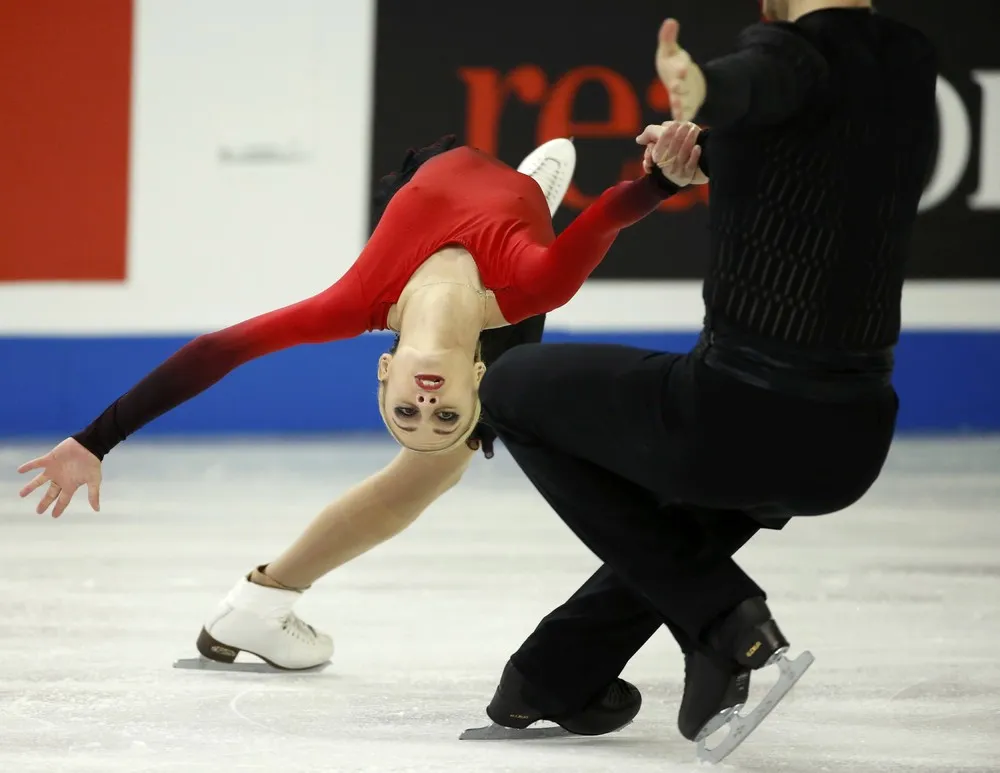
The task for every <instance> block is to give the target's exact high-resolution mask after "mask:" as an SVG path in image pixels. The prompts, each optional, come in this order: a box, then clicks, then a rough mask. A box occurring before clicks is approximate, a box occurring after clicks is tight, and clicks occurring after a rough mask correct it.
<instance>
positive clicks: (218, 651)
mask: <svg viewBox="0 0 1000 773" xmlns="http://www.w3.org/2000/svg"><path fill="white" fill-rule="evenodd" d="M195 646H196V647H197V648H198V652H200V653H201V655H202V657H205V658H208V659H209V660H214V661H215V662H217V663H232V662H234V661H235V660H236V656H237V655H239V654H240V651H239V650H238V649H236V648H235V647H229V646H227V645H225V644H223V643H222V642H220V641H217V640H216V639H215V638H214V637H213V636H212V634H210V633H209V632H208V631H207V630H206V629H204V628H202V629H201V633H200V634H198V641H197V642H196V643H195Z"/></svg>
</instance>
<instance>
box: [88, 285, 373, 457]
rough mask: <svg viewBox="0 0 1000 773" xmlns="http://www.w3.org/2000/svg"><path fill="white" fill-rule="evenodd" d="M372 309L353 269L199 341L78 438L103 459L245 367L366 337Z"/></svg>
mask: <svg viewBox="0 0 1000 773" xmlns="http://www.w3.org/2000/svg"><path fill="white" fill-rule="evenodd" d="M368 306H369V304H368V303H367V302H366V300H365V296H364V293H363V288H362V286H361V282H360V280H359V278H358V276H357V272H356V271H355V270H354V269H353V268H352V269H351V270H350V271H349V272H348V273H347V274H345V275H344V277H343V278H342V279H341V280H340V281H338V282H337V283H336V284H335V285H333V286H332V287H330V288H328V289H327V290H325V291H324V292H322V293H320V294H319V295H316V296H313V297H312V298H309V299H307V300H304V301H300V302H299V303H296V304H293V305H291V306H286V307H285V308H282V309H278V310H277V311H272V312H269V313H267V314H262V315H260V316H258V317H254V318H252V319H249V320H247V321H246V322H241V323H239V324H238V325H233V326H232V327H227V328H225V329H223V330H219V331H217V332H215V333H207V334H205V335H202V336H198V337H197V338H195V339H194V340H193V341H191V342H190V343H188V344H187V345H185V346H184V347H182V348H181V349H180V350H178V351H177V353H176V354H174V355H173V356H172V357H170V358H169V359H167V360H166V361H165V362H163V364H161V365H160V366H159V367H157V368H156V369H155V370H153V371H152V372H151V373H150V374H149V375H147V376H146V377H145V378H144V379H142V381H140V382H139V383H138V384H136V385H135V386H134V387H132V389H130V390H129V391H128V392H126V393H125V394H124V395H122V396H121V397H119V398H118V399H117V400H115V402H114V403H112V404H111V405H110V406H108V408H107V409H106V410H105V411H104V412H103V413H102V414H101V415H100V416H98V417H97V419H95V420H94V422H93V423H91V424H90V426H88V427H87V428H86V429H84V430H83V431H82V432H79V433H77V434H76V435H74V436H73V437H74V438H75V439H76V440H77V441H78V442H79V443H80V444H81V445H83V447H84V448H86V449H87V450H88V451H90V452H91V453H92V454H94V455H95V456H97V458H98V459H103V458H104V456H105V455H106V454H107V453H108V452H109V451H110V450H111V449H112V448H114V447H115V446H116V445H118V443H120V442H121V441H123V440H124V439H125V438H126V437H128V436H129V435H131V434H132V433H133V432H135V431H136V430H138V429H139V428H141V427H143V426H145V425H146V424H148V423H149V422H151V421H152V420H153V419H155V418H157V417H158V416H161V415H163V414H164V413H166V412H167V411H169V410H171V409H173V408H176V407H177V406H178V405H180V404H181V403H183V402H185V401H187V400H190V399H191V398H192V397H194V396H196V395H198V394H200V393H201V392H204V391H205V390H206V389H208V388H209V387H210V386H212V385H213V384H214V383H216V382H217V381H219V380H220V379H221V378H222V377H223V376H225V375H226V374H227V373H229V372H230V371H232V370H234V369H235V368H238V367H239V366H240V365H242V364H243V363H245V362H249V361H250V360H252V359H255V358H257V357H261V356H263V355H265V354H270V353H271V352H276V351H279V350H281V349H288V348H290V347H292V346H297V345H299V344H317V343H324V342H326V341H335V340H339V339H343V338H353V337H354V336H357V335H360V334H361V333H363V332H365V331H366V330H367V329H368V323H369V308H368Z"/></svg>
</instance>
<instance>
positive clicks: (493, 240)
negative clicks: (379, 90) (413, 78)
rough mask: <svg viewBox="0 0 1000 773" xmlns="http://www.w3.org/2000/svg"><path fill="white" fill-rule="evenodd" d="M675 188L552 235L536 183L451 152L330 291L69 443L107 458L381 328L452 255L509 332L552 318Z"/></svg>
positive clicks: (211, 339) (158, 376) (239, 328)
mask: <svg viewBox="0 0 1000 773" xmlns="http://www.w3.org/2000/svg"><path fill="white" fill-rule="evenodd" d="M658 171H659V170H657V172H658ZM677 190H678V188H676V187H675V186H673V185H671V184H670V183H669V182H668V181H667V180H666V179H665V178H663V176H662V174H659V173H656V174H654V175H651V176H644V177H641V178H639V179H637V180H633V181H631V182H625V183H619V184H618V185H615V186H614V187H612V188H609V189H608V190H607V191H605V192H604V193H603V194H602V195H601V197H600V198H599V199H598V200H597V201H596V202H594V204H592V205H591V206H590V207H588V208H587V209H586V210H584V211H583V212H582V213H581V214H580V215H579V216H578V217H577V218H576V219H575V220H574V221H573V222H572V223H571V224H570V225H569V227H568V228H566V230H565V231H563V233H561V234H560V235H559V236H558V237H556V235H555V233H554V231H553V230H552V220H551V217H550V215H549V210H548V205H547V204H546V201H545V196H544V195H543V193H542V190H541V188H539V186H538V184H537V183H536V182H535V181H534V180H533V179H531V178H530V177H528V176H527V175H524V174H521V173H520V172H517V171H515V170H514V169H512V168H511V167H509V166H507V165H506V164H503V163H502V162H500V161H498V160H496V159H495V158H492V157H491V156H488V155H486V154H485V153H482V152H480V151H477V150H474V149H472V148H469V147H458V148H455V149H453V150H449V151H447V152H445V153H442V154H440V155H437V156H435V157H433V158H431V159H430V160H428V161H427V162H426V163H424V164H423V165H422V166H420V168H419V169H418V170H417V171H416V173H415V174H414V175H413V177H412V179H411V180H410V181H409V182H408V183H407V184H406V185H404V186H403V187H402V188H401V189H400V190H399V191H398V193H396V194H395V196H394V197H393V198H392V200H391V201H390V202H389V205H388V207H387V208H386V210H385V212H384V214H383V215H382V218H381V220H380V221H379V224H378V226H377V227H376V229H375V232H374V233H373V234H372V236H371V238H370V239H369V241H368V243H367V245H366V246H365V248H364V249H363V250H362V252H361V255H360V256H359V257H358V259H357V261H356V262H355V263H354V265H353V266H352V267H351V268H350V269H349V270H348V271H347V273H346V274H344V276H343V277H342V278H341V279H340V280H338V281H337V282H336V283H335V284H334V285H332V286H331V287H329V288H328V289H326V290H324V291H323V292H321V293H320V294H318V295H315V296H313V297H312V298H309V299H307V300H304V301H300V302H299V303H296V304H293V305H291V306H286V307H285V308H282V309H278V310H276V311H272V312H269V313H267V314H262V315H261V316H258V317H254V318H252V319H249V320H247V321H245V322H241V323H239V324H237V325H233V326H232V327H228V328H225V329H223V330H219V331H217V332H215V333H208V334H206V335H202V336H199V337H198V338H196V339H194V340H193V341H191V342H190V343H189V344H187V345H186V346H184V347H182V348H181V349H180V350H179V351H178V352H177V353H176V354H174V355H173V356H172V357H170V358H169V359H167V360H166V361H165V362H164V363H163V364H161V365H160V366H159V367H157V368H156V369H155V370H153V371H152V372H151V373H150V374H149V375H148V376H146V377H145V378H144V379H143V380H142V381H140V382H139V383H138V384H137V385H136V386H135V387H133V388H132V389H131V390H129V391H128V392H127V393H125V394H124V395H123V396H122V397H120V398H119V399H118V400H116V401H115V402H114V403H113V404H112V405H111V406H109V407H108V408H107V410H105V411H104V413H102V414H101V416H99V417H98V418H97V419H96V420H95V421H94V422H93V423H92V424H91V425H90V426H89V427H87V428H86V429H85V430H83V431H82V432H80V433H78V434H77V435H74V437H75V438H76V439H77V440H78V441H79V442H80V443H81V444H82V445H83V446H84V447H85V448H87V449H88V450H89V451H91V452H92V453H94V454H95V455H96V456H97V457H98V458H99V459H103V458H104V456H105V455H106V454H107V453H108V452H109V451H110V450H111V449H112V448H113V447H114V446H115V445H117V444H118V443H120V442H121V441H122V440H124V439H125V438H126V437H127V436H128V435H130V434H132V433H133V432H135V431H136V430H138V429H139V428H140V427H142V426H144V425H145V424H148V423H149V422H150V421H152V420H153V419H155V418H156V417H158V416H160V415H162V414H163V413H166V412H167V411H169V410H170V409H172V408H174V407H176V406H177V405H179V404H181V403H182V402H184V401H186V400H189V399H191V398H192V397H194V396H195V395H197V394H199V393H200V392H203V391H204V390H206V389H208V387H210V386H211V385H212V384H214V383H215V382H217V381H218V380H219V379H221V378H222V377H223V376H225V375H226V374H227V373H229V372H230V371H232V370H233V369H235V368H237V367H238V366H240V365H242V364H244V363H245V362H248V361H249V360H252V359H254V358H256V357H261V356H262V355H265V354H270V353H271V352H276V351H279V350H281V349H287V348H289V347H292V346H297V345H299V344H311V343H312V344H315V343H324V342H327V341H335V340H339V339H343V338H353V337H355V336H358V335H360V334H362V333H364V332H366V331H370V330H384V329H385V328H386V318H387V317H388V314H389V309H390V307H391V306H392V305H393V304H394V303H396V302H397V301H398V300H399V296H400V294H401V293H402V291H403V288H404V287H405V286H406V283H407V282H408V281H409V279H410V277H411V276H412V275H413V273H414V271H416V269H417V268H418V267H419V266H420V265H421V264H422V263H423V262H424V261H425V260H427V259H428V258H429V257H430V256H431V255H433V254H434V253H435V252H437V251H438V250H440V249H442V248H443V247H447V246H449V245H458V246H461V247H464V248H465V249H466V250H468V251H469V253H470V254H471V255H472V257H473V259H474V260H475V262H476V266H477V267H478V268H479V273H480V276H481V278H482V282H483V286H484V287H486V288H488V289H490V290H492V291H493V293H494V295H495V296H496V300H497V304H498V305H499V307H500V311H501V312H502V313H503V316H504V318H505V319H506V320H507V322H509V323H511V324H514V323H517V322H519V321H521V320H524V319H526V318H528V317H531V316H533V315H537V314H542V313H545V312H548V311H552V310H553V309H556V308H558V307H560V306H562V305H564V304H565V303H567V302H568V301H569V300H570V299H571V298H572V297H573V295H574V294H575V293H576V292H577V291H578V290H579V289H580V286H581V285H582V284H583V282H584V281H585V280H586V279H587V277H588V276H590V274H591V272H593V270H594V269H595V268H596V267H597V265H598V264H599V263H600V262H601V260H602V259H603V258H604V256H605V254H606V253H607V251H608V248H609V247H610V246H611V244H612V242H614V240H615V238H616V237H617V235H618V232H619V231H620V230H621V229H622V228H625V227H626V226H629V225H631V224H633V223H635V222H636V221H638V220H640V219H642V218H643V217H645V216H646V215H648V214H649V213H650V212H652V211H653V210H654V209H656V207H657V206H658V205H659V204H660V202H661V201H662V200H663V199H664V198H667V197H669V196H670V195H672V194H673V193H676V192H677Z"/></svg>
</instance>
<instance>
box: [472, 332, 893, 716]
mask: <svg viewBox="0 0 1000 773" xmlns="http://www.w3.org/2000/svg"><path fill="white" fill-rule="evenodd" d="M480 396H481V398H482V402H483V411H484V413H483V415H484V417H485V418H486V420H487V421H488V422H489V423H490V425H491V426H492V427H493V428H494V429H495V430H496V432H497V434H498V435H499V437H500V438H501V439H502V440H503V442H504V445H505V446H506V447H507V449H508V450H509V451H510V453H511V455H512V456H513V457H514V459H515V460H516V461H517V463H518V465H520V467H521V469H522V470H523V471H524V472H525V474H526V475H527V476H528V478H529V479H530V480H531V482H532V483H533V484H534V485H535V487H536V488H537V489H538V491H539V492H540V493H541V494H542V496H543V497H544V498H545V499H546V500H547V501H548V503H549V504H550V505H551V506H552V508H553V509H554V510H555V511H556V512H557V513H558V514H559V516H560V517H561V518H562V519H563V520H564V521H565V522H566V524H567V525H568V526H569V527H570V529H572V530H573V532H574V533H575V534H576V535H577V536H578V537H579V538H580V539H581V540H582V541H583V542H584V543H585V544H586V545H587V546H588V547H589V548H590V549H591V550H592V551H593V552H594V553H595V554H596V555H597V556H598V557H600V558H601V559H602V560H603V561H604V564H605V565H604V566H603V567H602V568H601V569H600V570H599V571H598V572H597V573H596V574H595V575H594V576H593V577H591V578H590V579H589V580H588V581H587V582H586V583H585V584H584V585H583V587H581V588H580V589H579V590H578V591H577V592H576V594H574V596H573V597H572V598H570V599H569V601H567V602H566V603H565V604H564V605H563V606H561V607H559V608H558V609H556V610H555V611H553V612H552V613H551V614H550V615H549V616H548V617H546V618H545V619H544V620H543V621H542V622H541V623H540V625H539V626H538V628H537V629H536V630H535V632H534V633H533V634H532V635H531V636H530V637H529V638H528V640H527V641H526V642H525V643H524V645H523V646H522V647H521V649H520V650H519V651H518V652H517V653H516V654H515V655H514V656H512V660H513V662H514V664H515V666H517V667H518V669H519V670H520V671H521V672H522V673H523V674H524V676H525V677H526V678H528V679H529V680H530V681H532V682H534V683H536V685H537V686H539V687H542V688H545V689H547V690H548V691H550V692H551V693H553V695H554V696H559V697H561V698H563V699H564V700H565V701H567V702H570V703H576V702H579V701H582V700H584V699H586V698H587V697H589V696H591V695H593V694H594V693H595V692H597V691H598V690H599V689H600V688H602V687H603V686H604V685H606V684H607V683H608V682H609V681H610V680H611V679H613V678H614V677H615V676H617V675H618V674H619V673H620V672H621V670H622V668H624V666H625V664H626V663H627V662H628V660H629V659H630V658H631V657H632V656H633V655H634V654H635V653H636V652H637V651H638V650H639V648H640V647H641V646H642V645H643V643H645V641H646V640H647V639H648V638H649V637H650V636H651V635H652V634H653V632H654V631H655V630H656V629H657V628H658V627H659V626H660V625H661V624H664V623H665V624H667V625H668V627H669V628H670V630H671V631H672V632H673V634H674V636H675V638H677V640H678V643H679V644H680V645H681V647H682V649H685V650H686V649H690V648H692V647H700V646H703V642H702V637H703V634H704V632H705V630H706V628H707V627H708V626H709V625H710V624H711V623H712V622H713V621H715V620H717V619H718V618H719V617H721V616H723V615H724V614H725V613H727V612H728V611H729V610H731V609H732V608H733V607H735V606H736V605H737V604H739V603H740V602H741V601H743V600H745V599H747V598H750V597H753V596H759V595H763V591H762V590H761V589H760V588H759V587H758V586H757V585H756V583H754V582H753V580H751V579H750V578H749V577H748V576H747V575H746V574H745V573H744V572H743V571H742V570H741V569H740V568H739V566H737V564H736V563H735V561H733V559H732V556H733V555H734V554H735V553H736V551H738V550H739V548H740V547H741V546H742V545H743V544H745V543H746V541H747V540H748V539H750V538H751V537H752V536H753V534H754V533H755V532H756V531H757V530H758V529H759V528H760V527H761V525H762V524H765V525H766V524H767V523H768V520H769V519H772V518H777V519H780V518H784V517H788V516H792V515H819V514H823V513H829V512H835V511H837V510H841V509H843V508H844V507H847V506H848V505H850V504H852V503H853V502H855V501H857V500H858V499H859V498H860V497H861V496H862V495H863V494H864V493H865V492H866V491H867V490H868V488H869V487H870V486H871V484H872V483H873V482H874V481H875V479H876V478H877V477H878V474H879V472H880V471H881V468H882V465H883V463H884V461H885V457H886V454H887V453H888V449H889V445H890V443H891V440H892V435H893V432H894V429H895V416H896V408H897V402H896V396H895V392H894V391H893V390H892V388H891V387H885V388H880V389H877V390H875V391H874V392H873V393H871V394H869V395H868V396H866V397H863V398H855V399H853V400H852V401H851V402H847V403H843V402H842V403H835V402H825V403H823V402H813V401H810V400H806V399H803V398H799V397H790V396H786V395H784V394H778V393H776V392H773V391H768V390H765V389H760V388H758V387H755V386H750V385H748V384H746V383H743V382H741V381H739V380H737V379H735V378H733V377H731V376H728V375H724V374H723V373H721V372H719V371H717V370H714V369H712V368H710V367H708V366H707V365H705V363H704V361H703V359H702V356H701V355H700V354H699V353H692V354H688V355H676V354H665V353H660V352H650V351H642V350H637V349H632V348H628V347H621V346H609V345H597V344H595V345H586V344H540V345H526V346H520V347H518V348H517V349H514V350H512V351H510V352H509V353H507V354H505V355H504V356H503V357H502V358H501V359H500V360H499V361H498V362H497V363H496V364H495V365H494V366H493V367H492V368H491V369H489V370H488V371H487V373H486V376H485V378H484V380H483V383H482V385H481V387H480ZM792 560H794V557H793V559H792Z"/></svg>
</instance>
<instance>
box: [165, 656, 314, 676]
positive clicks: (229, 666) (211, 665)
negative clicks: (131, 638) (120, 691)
mask: <svg viewBox="0 0 1000 773" xmlns="http://www.w3.org/2000/svg"><path fill="white" fill-rule="evenodd" d="M329 665H330V661H329V660H328V661H326V662H325V663H320V664H319V665H318V666H313V667H312V668H298V669H291V668H277V667H275V666H272V665H270V664H269V663H264V662H262V661H246V662H242V663H235V662H234V663H220V662H219V661H217V660H209V659H208V658H201V657H199V658H180V659H179V660H175V661H174V668H183V669H189V670H192V671H226V672H229V673H254V674H318V673H319V672H320V671H322V670H323V669H325V668H326V667H327V666H329Z"/></svg>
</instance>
